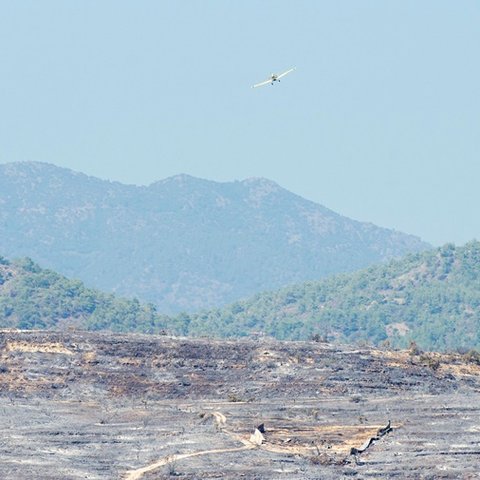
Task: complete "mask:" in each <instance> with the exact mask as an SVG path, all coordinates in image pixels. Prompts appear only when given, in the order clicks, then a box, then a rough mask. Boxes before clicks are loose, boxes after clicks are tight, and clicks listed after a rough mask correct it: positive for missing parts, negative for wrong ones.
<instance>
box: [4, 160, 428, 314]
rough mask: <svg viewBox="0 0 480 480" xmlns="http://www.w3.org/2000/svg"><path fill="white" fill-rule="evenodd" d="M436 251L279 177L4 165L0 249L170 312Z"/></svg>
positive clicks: (222, 301) (29, 164) (216, 303)
mask: <svg viewBox="0 0 480 480" xmlns="http://www.w3.org/2000/svg"><path fill="white" fill-rule="evenodd" d="M427 247H428V245H427V244H425V243H424V242H422V241H420V239H418V238H417V237H413V236H411V235H406V234H403V233H400V232H396V231H392V230H387V229H383V228H379V227H376V226H374V225H372V224H368V223H361V222H357V221H354V220H351V219H348V218H346V217H343V216H341V215H338V214H336V213H334V212H332V211H331V210H329V209H327V208H325V207H323V206H321V205H318V204H315V203H313V202H310V201H308V200H305V199H303V198H301V197H299V196H297V195H295V194H293V193H291V192H288V191H287V190H285V189H283V188H281V187H280V186H279V185H277V184H275V183H274V182H272V181H269V180H266V179H262V178H252V179H247V180H244V181H236V182H229V183H217V182H212V181H207V180H202V179H199V178H194V177H190V176H187V175H178V176H176V177H172V178H168V179H165V180H162V181H159V182H156V183H153V184H152V185H150V186H148V187H138V186H134V185H122V184H120V183H116V182H108V181H104V180H100V179H97V178H93V177H88V176H87V175H83V174H80V173H76V172H72V171H70V170H67V169H63V168H58V167H55V166H53V165H49V164H43V163H34V162H25V163H11V164H5V165H0V252H2V254H3V255H6V256H7V257H9V258H16V257H25V256H27V257H30V258H33V259H34V260H35V261H36V262H39V263H40V264H41V265H42V266H45V267H48V268H51V269H53V270H55V271H57V272H59V273H61V274H63V275H66V276H67V277H69V278H79V279H80V280H82V281H84V282H85V283H86V285H87V286H89V287H94V288H99V289H101V290H103V291H108V292H114V293H117V294H119V295H122V296H127V297H138V298H139V299H140V300H142V301H145V302H152V303H154V304H155V305H157V307H158V308H159V310H160V311H162V312H175V311H177V312H178V311H181V310H187V311H194V310H199V309H200V308H205V307H216V306H221V305H225V304H227V303H230V302H233V301H235V300H238V299H240V298H244V297H246V296H250V295H253V294H255V293H258V292H260V291H264V290H268V289H275V288H280V287H282V286H285V285H288V284H291V283H297V282H302V281H305V280H317V279H320V278H322V277H326V276H328V275H331V274H334V273H339V272H347V271H354V270H356V269H359V268H363V267H366V266H368V265H371V264H374V263H379V262H382V261H385V260H388V259H391V258H394V257H400V256H403V255H405V254H406V253H408V252H416V251H420V250H424V249H425V248H427Z"/></svg>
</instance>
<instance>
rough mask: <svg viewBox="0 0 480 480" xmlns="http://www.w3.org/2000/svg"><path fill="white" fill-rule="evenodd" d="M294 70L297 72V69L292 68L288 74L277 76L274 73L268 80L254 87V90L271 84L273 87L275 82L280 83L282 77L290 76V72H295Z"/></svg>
mask: <svg viewBox="0 0 480 480" xmlns="http://www.w3.org/2000/svg"><path fill="white" fill-rule="evenodd" d="M294 70H296V68H295V67H293V68H291V69H290V70H287V71H286V72H283V73H281V74H280V75H276V74H275V73H272V74H271V75H270V78H269V79H268V80H265V81H263V82H260V83H257V84H255V85H253V87H252V88H257V87H263V86H264V85H268V84H269V83H270V85H273V82H279V81H280V79H281V78H282V77H284V76H285V75H288V74H289V73H290V72H293V71H294Z"/></svg>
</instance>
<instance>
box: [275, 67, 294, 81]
mask: <svg viewBox="0 0 480 480" xmlns="http://www.w3.org/2000/svg"><path fill="white" fill-rule="evenodd" d="M294 70H295V67H293V68H291V69H290V70H287V71H286V72H283V73H281V74H280V75H278V76H277V80H278V79H279V78H282V77H284V76H285V75H288V74H289V73H290V72H293V71H294Z"/></svg>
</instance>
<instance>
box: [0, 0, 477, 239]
mask: <svg viewBox="0 0 480 480" xmlns="http://www.w3.org/2000/svg"><path fill="white" fill-rule="evenodd" d="M0 47H1V48H0V162H1V163H4V162H11V161H22V160H37V161H44V162H49V163H53V164H56V165H59V166H64V167H68V168H72V169H74V170H77V171H82V172H85V173H87V174H90V175H94V176H98V177H101V178H108V179H111V180H118V181H121V182H123V183H135V184H149V183H151V182H153V181H156V180H159V179H161V178H165V177H167V176H171V175H175V174H177V173H188V174H190V175H194V176H198V177H203V178H208V179H213V180H219V181H226V180H234V179H243V178H246V177H252V176H263V177H267V178H270V179H272V180H275V181H276V182H278V183H279V184H281V185H282V186H283V187H285V188H287V189H289V190H291V191H293V192H295V193H298V194H300V195H302V196H303V197H306V198H308V199H311V200H314V201H316V202H318V203H321V204H323V205H325V206H327V207H329V208H331V209H333V210H335V211H337V212H339V213H341V214H344V215H347V216H349V217H352V218H355V219H358V220H365V221H371V222H373V223H376V224H377V225H381V226H385V227H390V228H395V229H397V230H402V231H405V232H408V233H413V234H416V235H419V236H421V237H422V238H423V239H425V240H427V241H430V242H432V243H434V244H442V243H445V242H448V241H453V242H456V243H457V244H461V243H464V242H465V241H468V240H470V239H472V238H474V237H475V238H480V214H479V211H478V210H479V208H480V157H479V151H480V100H479V97H480V61H479V47H480V2H479V1H478V0H470V1H469V0H463V1H461V2H454V1H451V0H450V1H442V0H422V1H418V0H412V1H409V0H398V1H393V0H392V1H388V2H386V1H381V0H376V1H364V0H351V1H348V0H342V1H337V0H331V1H328V2H327V1H319V0H311V1H302V0H291V1H283V0H273V1H268V0H261V1H259V0H255V1H254V0H242V1H233V0H232V1H228V0H216V1H213V0H210V1H208V0H196V1H188V0H182V1H179V0H171V1H160V0H158V1H145V0H143V1H136V2H133V1H128V2H127V1H119V0H114V1H106V0H102V1H98V0H95V1H89V0H81V1H80V0H70V1H69V0H58V1H48V0H42V1H39V0H32V1H26V0H21V1H20V0H18V1H15V0H0ZM292 66H296V67H297V71H296V72H294V73H292V74H291V75H289V76H287V77H286V78H285V79H284V80H283V81H282V82H281V83H280V84H276V85H274V86H267V87H263V88H261V89H255V90H252V89H251V88H250V86H251V85H252V84H253V83H256V82H258V81H261V80H263V79H264V78H265V77H266V76H268V75H269V74H270V73H271V72H277V71H282V70H284V69H287V68H290V67H292Z"/></svg>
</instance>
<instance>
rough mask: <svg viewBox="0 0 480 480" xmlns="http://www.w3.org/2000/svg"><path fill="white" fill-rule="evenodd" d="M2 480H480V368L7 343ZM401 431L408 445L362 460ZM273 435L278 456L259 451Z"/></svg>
mask: <svg viewBox="0 0 480 480" xmlns="http://www.w3.org/2000/svg"><path fill="white" fill-rule="evenodd" d="M0 357H1V358H0V361H1V362H0V389H1V390H0V392H1V395H0V409H1V413H2V415H1V417H0V427H1V428H2V432H3V435H2V439H0V458H1V461H0V478H9V479H32V478H42V479H45V480H53V479H57V480H60V479H61V480H68V479H72V480H73V479H80V478H89V479H112V478H119V479H130V480H132V479H135V478H137V479H138V478H141V479H142V480H150V479H154V478H156V479H158V478H170V477H172V478H173V474H175V475H176V478H180V479H184V480H186V479H189V480H193V479H212V478H249V479H269V480H273V479H282V478H284V479H289V480H290V479H297V480H300V479H302V480H304V479H314V478H322V479H330V478H331V479H337V478H345V477H349V476H354V477H355V478H432V479H433V478H435V479H436V478H440V479H443V478H448V479H457V478H462V479H469V478H472V479H473V478H476V475H477V472H478V471H480V366H478V365H476V364H474V363H468V362H466V361H465V358H463V357H461V356H458V355H456V356H455V355H452V356H439V355H431V356H421V355H412V354H410V353H409V352H382V351H379V350H371V349H368V348H359V349H352V348H343V347H338V346H332V345H326V344H316V343H301V342H292V343H281V342H275V341H271V340H266V339H264V340H261V341H258V340H257V341H253V340H243V341H238V342H225V341H224V342H222V341H214V342H211V341H208V340H206V339H199V340H187V339H173V338H168V337H148V336H141V335H131V336H126V335H106V334H102V335H95V334H78V333H73V334H60V333H41V332H31V333H18V332H4V333H2V334H0ZM388 420H391V421H392V426H393V431H392V432H390V433H389V434H388V435H385V436H384V437H382V438H381V439H379V440H378V441H374V442H373V443H372V444H371V445H370V446H369V447H368V449H367V450H366V451H365V452H363V453H361V454H359V455H356V456H353V455H350V451H351V449H352V448H357V449H358V448H360V447H361V446H362V445H364V444H365V442H366V441H368V440H369V439H370V438H372V437H375V435H376V433H377V432H378V430H379V429H380V428H382V427H384V426H385V425H386V423H387V421H388ZM260 424H264V426H265V433H264V437H265V442H264V443H263V444H262V445H261V446H260V447H254V446H252V445H251V444H250V443H249V438H250V435H251V434H252V433H253V431H254V429H255V428H256V427H257V426H258V425H260Z"/></svg>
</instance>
